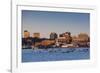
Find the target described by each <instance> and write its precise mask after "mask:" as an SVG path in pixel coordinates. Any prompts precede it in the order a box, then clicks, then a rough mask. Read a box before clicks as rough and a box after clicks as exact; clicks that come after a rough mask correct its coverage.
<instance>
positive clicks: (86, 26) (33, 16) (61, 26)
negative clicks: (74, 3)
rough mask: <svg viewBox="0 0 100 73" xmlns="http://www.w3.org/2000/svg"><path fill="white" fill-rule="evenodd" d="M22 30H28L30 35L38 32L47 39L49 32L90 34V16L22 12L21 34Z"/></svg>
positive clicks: (87, 14) (83, 14)
mask: <svg viewBox="0 0 100 73" xmlns="http://www.w3.org/2000/svg"><path fill="white" fill-rule="evenodd" d="M24 30H28V31H29V32H30V34H31V35H32V33H34V32H40V34H41V37H49V34H50V32H56V33H57V34H60V33H63V32H71V34H72V35H77V34H79V33H81V32H82V33H87V34H90V14H89V13H75V12H73V13H72V12H50V11H49V12H48V11H33V10H22V32H23V31H24Z"/></svg>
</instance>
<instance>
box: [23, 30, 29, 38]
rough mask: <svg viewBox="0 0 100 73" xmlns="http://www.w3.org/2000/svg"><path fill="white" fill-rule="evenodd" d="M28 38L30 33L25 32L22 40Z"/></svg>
mask: <svg viewBox="0 0 100 73" xmlns="http://www.w3.org/2000/svg"><path fill="white" fill-rule="evenodd" d="M29 37H30V32H28V31H27V30H25V31H24V38H29Z"/></svg>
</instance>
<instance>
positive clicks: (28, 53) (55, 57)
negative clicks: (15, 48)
mask: <svg viewBox="0 0 100 73" xmlns="http://www.w3.org/2000/svg"><path fill="white" fill-rule="evenodd" d="M84 59H90V49H89V48H49V49H47V50H45V49H36V50H32V49H23V50H22V62H41V61H42V62H43V61H63V60H84Z"/></svg>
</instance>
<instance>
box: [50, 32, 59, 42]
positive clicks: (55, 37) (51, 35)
mask: <svg viewBox="0 0 100 73" xmlns="http://www.w3.org/2000/svg"><path fill="white" fill-rule="evenodd" d="M57 38H58V35H57V34H56V33H55V32H51V34H50V39H52V40H55V39H57Z"/></svg>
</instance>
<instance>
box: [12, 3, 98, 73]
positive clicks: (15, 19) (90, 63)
mask: <svg viewBox="0 0 100 73" xmlns="http://www.w3.org/2000/svg"><path fill="white" fill-rule="evenodd" d="M14 8H15V9H14ZM14 8H12V50H11V51H12V63H11V64H12V65H11V69H12V72H13V73H18V72H21V71H22V72H23V71H46V70H48V71H49V70H56V69H58V70H59V69H70V68H86V67H94V66H95V65H96V63H97V55H96V54H97V39H96V37H97V33H96V32H97V31H96V28H97V25H96V8H94V7H91V6H78V5H68V6H67V5H59V4H58V5H57V4H56V5H53V4H51V5H50V4H49V5H46V6H44V5H41V4H40V5H15V7H14ZM21 10H39V11H56V12H77V13H90V38H91V39H90V60H73V61H53V62H51V61H50V62H31V63H22V62H21V25H22V24H21Z"/></svg>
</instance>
